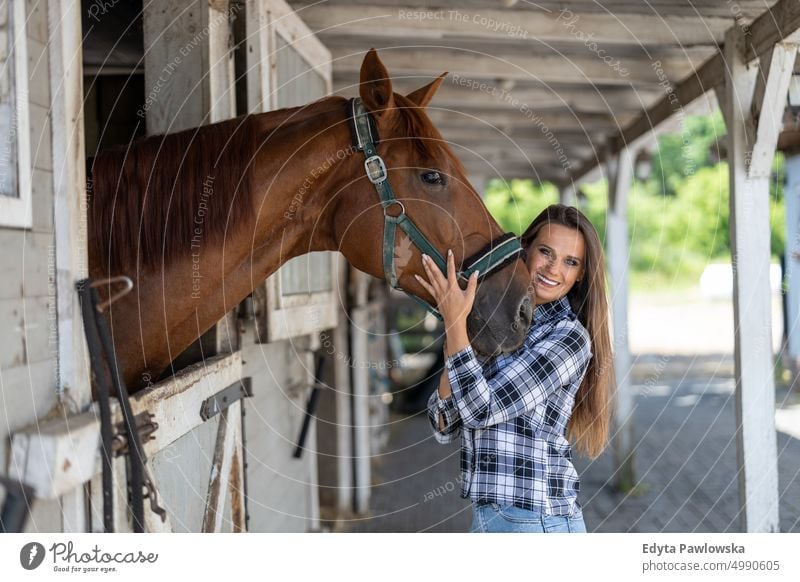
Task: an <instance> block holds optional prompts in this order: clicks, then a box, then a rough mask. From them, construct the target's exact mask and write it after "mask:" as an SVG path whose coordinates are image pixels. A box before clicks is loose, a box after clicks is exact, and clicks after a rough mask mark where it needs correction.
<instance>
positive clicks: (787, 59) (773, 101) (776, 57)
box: [748, 43, 797, 178]
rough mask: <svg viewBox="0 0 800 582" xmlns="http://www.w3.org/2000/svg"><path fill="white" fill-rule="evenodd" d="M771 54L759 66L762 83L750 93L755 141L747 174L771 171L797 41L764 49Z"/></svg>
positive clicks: (781, 126)
mask: <svg viewBox="0 0 800 582" xmlns="http://www.w3.org/2000/svg"><path fill="white" fill-rule="evenodd" d="M768 54H769V55H770V56H771V58H769V59H766V60H767V62H768V63H769V64H768V65H765V66H762V67H760V72H761V74H760V75H759V79H763V82H760V83H759V86H761V87H763V89H762V91H763V92H762V91H759V93H758V94H757V95H754V104H753V105H754V107H751V110H752V111H753V113H754V115H757V116H758V117H757V119H758V123H757V125H756V141H755V143H754V144H753V149H752V153H751V155H750V167H749V169H748V175H749V177H751V178H753V177H769V176H770V173H771V172H772V160H773V159H774V158H775V148H776V146H777V144H778V135H779V134H780V132H781V129H782V128H783V112H784V109H785V108H786V94H787V93H788V91H789V81H790V79H791V77H792V71H793V70H794V63H795V60H796V59H797V45H796V44H791V43H778V44H776V45H775V46H774V47H772V51H771V52H768Z"/></svg>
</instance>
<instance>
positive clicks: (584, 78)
mask: <svg viewBox="0 0 800 582" xmlns="http://www.w3.org/2000/svg"><path fill="white" fill-rule="evenodd" d="M331 56H332V59H333V62H334V63H335V68H336V70H337V72H338V71H348V72H351V73H353V72H356V71H359V70H360V69H361V61H362V60H363V58H364V50H363V47H359V46H353V47H348V48H336V47H334V48H332V49H331ZM380 56H381V60H382V61H383V62H384V64H385V65H386V67H387V69H388V70H389V71H391V74H392V75H406V74H414V75H423V74H424V75H432V76H434V75H440V74H441V73H442V71H443V70H447V71H450V72H451V73H454V74H458V75H462V76H465V77H466V76H469V77H470V78H472V79H497V78H503V79H512V80H520V81H537V82H542V83H579V84H585V85H588V86H594V85H603V84H608V85H620V86H626V87H627V86H629V85H630V84H631V83H638V84H646V85H647V84H649V85H651V86H657V85H658V83H659V78H658V76H657V72H656V71H655V70H654V69H653V67H652V66H651V65H652V60H651V59H649V58H642V57H636V58H633V57H632V58H626V59H619V60H620V63H621V66H622V67H624V68H625V70H626V71H627V75H622V74H620V72H618V71H617V70H615V69H614V68H613V67H609V66H608V65H607V64H606V63H605V62H604V61H603V60H601V59H598V58H597V56H595V55H594V54H592V53H588V54H585V55H581V56H574V57H571V58H570V59H569V60H565V59H564V57H562V56H560V55H553V54H543V55H538V56H515V57H513V58H502V57H493V56H484V55H475V54H465V53H464V52H457V51H452V50H447V49H445V48H440V47H419V48H415V49H414V50H409V49H406V48H399V49H383V50H382V51H381V53H380ZM444 64H446V67H445V68H444V69H443V66H444ZM661 66H662V68H663V70H664V71H666V74H667V76H668V77H669V78H671V79H681V78H683V77H685V76H686V75H687V74H688V73H689V72H690V71H691V70H692V68H693V65H692V63H691V62H687V59H686V58H685V57H683V58H678V57H669V58H664V59H662V61H661Z"/></svg>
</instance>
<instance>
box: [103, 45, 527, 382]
mask: <svg viewBox="0 0 800 582" xmlns="http://www.w3.org/2000/svg"><path fill="white" fill-rule="evenodd" d="M445 75H446V73H445V74H443V75H442V76H440V77H439V78H438V79H436V80H435V81H433V82H432V83H430V84H428V85H426V86H424V87H422V88H420V89H418V90H416V91H414V92H413V93H411V94H409V95H407V96H404V95H399V94H397V93H394V92H393V91H392V83H391V80H390V78H389V74H388V72H387V71H386V68H385V67H384V65H383V63H382V62H381V61H380V59H379V58H378V55H377V53H376V52H375V51H374V50H370V51H369V52H368V53H367V55H366V57H365V58H364V62H363V64H362V67H361V84H360V91H359V93H360V97H361V99H362V101H363V103H364V105H365V106H366V108H367V109H368V110H369V111H370V113H371V114H372V116H373V118H374V120H375V123H376V125H377V131H378V134H379V135H380V136H381V139H380V142H379V144H378V152H379V153H380V155H381V156H382V157H383V159H384V160H385V162H386V166H387V168H388V175H389V181H390V184H391V186H392V188H393V189H394V192H395V194H396V196H397V198H398V199H399V200H401V201H402V202H403V205H404V206H405V211H406V214H407V216H408V217H410V218H411V219H412V220H413V221H414V222H415V223H416V224H417V226H418V227H419V229H420V230H421V231H422V232H423V233H424V234H425V235H426V236H427V237H428V239H429V240H430V241H431V243H432V244H433V245H434V246H436V247H437V249H438V250H439V251H440V252H441V253H442V254H445V253H446V251H447V249H448V248H452V249H453V253H454V255H455V259H456V265H459V264H460V261H462V260H463V259H464V258H465V257H469V256H470V255H471V254H473V253H475V252H476V251H477V250H478V249H481V248H482V247H484V246H485V245H486V244H487V243H489V241H492V240H494V239H495V238H497V237H498V236H499V235H501V234H502V233H503V231H502V229H501V228H500V227H499V226H498V224H497V223H496V222H495V221H494V220H493V219H492V217H491V216H490V215H489V213H488V211H487V210H486V207H485V206H484V205H483V203H482V201H481V199H480V197H479V196H478V194H477V193H476V192H475V190H474V188H473V187H472V186H471V185H470V183H469V181H468V180H467V178H466V176H465V171H464V168H463V166H462V165H461V163H460V162H459V160H458V159H457V158H456V156H455V155H454V154H453V152H452V150H451V149H450V148H449V147H448V146H447V144H446V143H445V142H444V140H443V139H442V137H441V135H440V134H439V132H438V131H437V130H436V129H435V128H434V127H433V125H432V124H431V122H430V120H429V118H428V117H427V115H426V113H425V107H426V106H427V104H428V103H429V102H430V100H431V98H432V97H433V95H434V93H435V92H436V89H437V88H438V87H439V85H440V84H441V82H442V80H443V79H444V76H445ZM348 119H349V112H348V108H347V100H346V99H345V98H343V97H338V96H331V97H326V98H323V99H320V100H318V101H316V102H313V103H310V104H308V105H305V106H302V107H293V108H288V109H281V110H277V111H271V112H268V113H261V114H252V115H247V116H242V117H238V118H235V119H231V120H228V121H223V122H220V123H215V124H212V125H207V126H203V127H199V128H196V129H192V130H187V131H182V132H179V133H174V134H168V135H163V136H151V137H147V138H143V139H141V140H138V141H136V142H134V143H132V144H130V145H127V146H118V147H116V148H114V149H111V150H108V151H106V152H101V153H100V154H99V155H98V157H97V158H95V161H94V165H93V169H92V190H91V192H90V213H89V236H90V239H89V242H90V249H89V252H90V257H89V258H90V274H91V276H92V277H94V278H99V277H107V276H113V275H120V274H124V275H127V276H129V277H130V278H131V279H132V280H133V282H134V291H133V292H131V293H129V294H128V295H127V296H125V297H124V298H122V299H120V300H119V301H117V302H116V303H114V304H113V306H112V307H111V308H110V314H109V317H110V322H111V326H112V333H113V336H114V344H115V347H116V351H117V355H118V359H119V363H120V366H121V370H122V373H123V377H124V380H125V382H126V384H127V386H128V387H129V390H130V391H131V392H135V391H136V390H137V389H140V388H142V387H143V386H144V385H145V384H146V380H147V379H148V378H153V379H154V378H157V377H158V376H159V374H160V373H161V372H162V371H163V370H165V369H166V368H167V366H168V365H169V364H170V362H171V361H172V360H173V359H174V358H175V357H176V356H177V355H178V354H180V353H181V352H182V351H183V350H184V349H185V348H187V347H188V346H189V345H190V344H191V343H192V342H193V341H194V340H195V339H197V338H198V337H199V335H200V334H202V333H203V332H205V331H206V330H208V329H209V328H210V327H212V326H213V325H214V324H215V323H216V322H217V321H218V320H219V319H220V318H221V317H222V316H223V315H224V314H225V313H226V312H228V311H230V310H231V309H232V308H234V307H235V306H236V305H237V304H238V303H239V302H240V301H242V300H243V299H244V298H245V297H246V296H247V295H248V294H249V293H251V292H252V290H253V289H254V288H255V287H256V285H258V284H259V283H260V282H262V281H263V280H264V279H265V278H266V277H267V276H268V275H270V274H271V273H273V272H274V271H275V270H277V269H278V268H279V267H280V266H281V265H282V264H283V263H285V262H286V261H287V260H288V259H290V258H292V257H295V256H298V255H302V254H305V253H308V252H312V251H321V250H338V251H340V252H341V253H342V254H343V255H344V256H345V257H346V258H347V260H348V261H349V262H350V263H351V264H352V265H354V266H355V267H356V268H358V269H360V270H362V271H365V272H367V273H369V274H371V275H373V276H375V277H380V278H383V276H384V271H383V263H382V253H381V248H382V238H383V222H384V213H383V209H382V207H381V205H380V203H379V200H378V196H377V194H376V191H375V188H374V187H373V185H372V184H371V183H370V181H369V180H368V179H367V178H366V175H365V171H364V156H363V154H361V153H360V152H358V151H354V150H353V148H352V146H351V145H350V144H351V133H350V130H349V126H348ZM398 232H401V231H399V230H398ZM405 236H406V235H405V234H404V233H403V234H400V235H399V237H398V238H403V237H405ZM404 242H405V243H407V242H408V241H407V240H406V241H402V240H397V241H396V244H397V245H398V246H399V245H401V244H403V243H404ZM423 272H424V271H423V269H422V262H421V254H420V252H419V251H418V250H417V249H416V248H413V247H412V255H411V258H410V259H409V261H408V262H407V263H406V264H405V265H403V268H402V270H398V283H399V285H400V286H401V287H402V288H403V289H404V290H406V291H408V292H409V293H413V294H414V295H417V296H418V297H420V298H422V299H424V300H425V301H427V302H429V303H431V302H433V298H432V297H430V296H429V295H428V294H427V292H426V291H425V290H424V289H423V288H422V287H421V286H420V285H419V283H417V282H416V280H415V278H414V276H413V275H414V273H417V274H422V273H423ZM528 282H529V274H528V271H527V269H526V267H525V263H524V262H523V261H522V260H515V261H513V262H511V263H510V264H509V265H507V266H505V267H503V268H502V269H499V270H498V271H497V272H496V273H494V274H493V275H492V276H491V277H488V278H486V279H483V280H482V281H481V283H480V285H479V288H478V292H477V296H476V300H475V304H474V307H473V310H472V313H471V314H470V316H469V320H468V332H469V336H470V340H471V342H472V345H473V347H474V348H475V349H476V350H477V351H478V352H479V353H483V354H493V353H500V352H505V351H510V350H513V349H516V348H517V347H519V345H520V344H521V343H522V341H523V340H524V337H525V332H526V329H527V328H528V325H529V324H530V321H531V317H532V307H531V303H530V298H529V296H528ZM101 294H102V295H107V292H103V293H101Z"/></svg>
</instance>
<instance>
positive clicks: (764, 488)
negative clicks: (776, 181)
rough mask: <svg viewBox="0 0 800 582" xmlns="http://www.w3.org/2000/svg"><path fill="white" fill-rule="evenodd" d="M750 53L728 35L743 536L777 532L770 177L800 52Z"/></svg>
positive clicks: (788, 47)
mask: <svg viewBox="0 0 800 582" xmlns="http://www.w3.org/2000/svg"><path fill="white" fill-rule="evenodd" d="M744 46H745V37H744V34H743V32H742V30H741V29H740V27H738V26H735V27H733V28H732V29H731V30H729V31H728V32H727V33H726V35H725V46H724V57H725V58H724V60H725V65H726V66H725V85H724V89H722V90H720V91H719V92H720V93H721V94H722V98H721V99H720V103H721V104H722V105H723V113H724V115H725V123H726V125H727V129H728V164H729V168H730V225H731V226H730V228H731V252H732V256H733V311H734V335H735V350H734V358H735V365H736V427H737V431H736V441H737V449H738V450H737V461H738V466H739V471H738V472H737V475H738V478H739V504H740V515H741V516H742V517H741V519H742V525H741V529H742V530H743V531H745V532H775V531H778V527H779V525H778V524H779V519H778V464H777V440H776V435H775V380H774V377H773V354H772V331H771V330H772V325H771V317H772V313H771V306H770V282H769V264H770V226H769V175H770V166H771V163H772V158H773V156H774V153H775V147H776V145H777V137H778V132H779V129H780V124H781V118H782V115H783V108H784V104H785V102H786V93H787V90H788V85H789V78H790V76H791V73H792V68H793V66H794V61H795V57H796V54H797V46H796V45H793V44H780V43H779V44H776V45H774V48H773V49H772V50H771V51H768V52H769V53H771V58H768V59H767V60H769V63H768V64H767V63H766V62H765V60H764V59H763V58H762V63H761V67H756V66H752V65H751V66H748V60H749V59H748V58H746V57H745V55H744ZM759 76H760V77H761V78H760V79H759ZM759 81H761V83H759ZM753 112H755V114H756V115H755V117H754V116H753Z"/></svg>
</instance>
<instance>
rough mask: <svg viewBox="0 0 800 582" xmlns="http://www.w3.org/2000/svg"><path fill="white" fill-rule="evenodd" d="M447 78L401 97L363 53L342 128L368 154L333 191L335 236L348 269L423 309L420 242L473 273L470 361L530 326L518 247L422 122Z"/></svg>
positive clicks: (503, 347) (507, 344) (515, 342)
mask: <svg viewBox="0 0 800 582" xmlns="http://www.w3.org/2000/svg"><path fill="white" fill-rule="evenodd" d="M446 75H447V73H443V74H442V75H441V76H439V77H438V78H437V79H436V80H434V81H433V82H431V83H429V84H428V85H425V86H424V87H421V88H420V89H417V90H416V91H413V92H412V93H410V94H408V95H400V94H398V93H395V92H393V90H392V81H391V79H390V77H389V73H388V71H387V70H386V68H385V66H384V65H383V63H382V62H381V60H380V59H379V58H378V55H377V53H376V52H375V50H374V49H372V50H370V51H369V52H368V53H367V55H366V57H365V58H364V61H363V64H362V66H361V79H360V91H359V93H360V103H358V102H357V101H356V102H351V103H352V111H351V121H350V122H351V124H353V131H352V132H351V133H354V134H355V135H354V136H353V137H354V142H355V143H356V144H359V143H360V142H362V141H367V142H369V141H372V142H373V143H372V144H371V145H372V146H373V147H372V148H370V147H366V148H359V149H364V155H363V156H360V157H359V156H355V157H359V165H358V166H357V165H355V164H351V165H350V168H351V172H350V173H348V174H349V175H347V176H342V178H341V180H340V183H339V184H338V185H337V187H336V188H334V189H335V190H338V192H340V193H342V194H340V195H338V196H337V199H338V204H337V205H336V209H335V213H333V221H334V224H333V230H334V233H335V238H336V240H337V244H338V247H339V250H340V251H341V252H342V253H343V254H344V255H345V256H346V257H347V259H348V260H349V261H350V263H351V264H353V265H354V266H355V267H356V268H358V269H360V270H362V271H365V272H367V273H369V274H371V275H374V276H376V277H380V278H386V279H389V281H390V283H392V285H393V286H395V287H396V288H399V289H402V290H403V291H405V292H406V293H408V294H410V295H413V296H416V297H418V298H420V299H422V300H423V301H425V302H426V303H427V304H428V305H429V306H431V307H435V303H434V299H433V297H431V296H430V295H429V294H428V293H427V291H426V290H425V289H424V288H423V287H422V286H421V285H420V284H419V283H418V282H417V281H416V279H415V277H414V274H415V273H416V274H419V275H421V276H424V269H423V267H422V253H423V252H426V253H427V254H429V255H430V254H431V249H430V247H427V246H426V241H427V242H428V243H429V244H430V246H431V247H433V249H432V251H433V252H434V254H437V252H438V254H439V256H440V258H441V257H445V256H446V253H447V250H448V249H452V251H453V254H454V257H455V262H456V266H457V269H458V267H459V265H460V266H461V271H463V272H465V273H468V272H471V270H474V268H479V269H480V271H481V273H480V279H479V285H478V290H477V294H476V297H475V303H474V305H473V309H472V312H471V313H470V314H469V316H468V319H467V332H468V335H469V338H470V342H471V344H472V346H473V348H474V349H475V350H476V351H477V352H479V353H481V354H484V355H496V354H499V353H502V352H508V351H512V350H514V349H516V348H518V347H519V346H520V345H521V344H522V342H523V341H524V339H525V336H526V334H527V330H528V327H529V325H530V323H531V319H532V316H533V306H532V304H531V298H530V296H529V293H528V288H529V283H530V274H529V272H528V270H527V268H526V266H525V263H524V261H523V260H522V252H521V251H522V250H521V248H520V247H519V244H518V241H517V240H516V238H515V237H513V235H511V234H508V233H504V232H503V230H502V229H501V228H500V226H499V225H498V224H497V222H496V221H495V220H494V219H493V218H492V216H491V215H490V214H489V211H488V210H487V208H486V206H485V205H484V204H483V202H482V200H481V197H480V196H479V195H478V193H477V192H476V191H475V188H474V187H473V186H472V185H471V184H470V182H469V180H468V178H467V176H466V171H465V169H464V167H463V165H462V164H461V162H460V161H459V160H458V158H457V157H456V155H455V154H454V153H453V151H452V149H451V148H450V147H449V146H448V144H447V142H446V141H445V140H444V139H443V138H442V136H441V134H440V133H439V132H438V131H437V129H436V128H435V127H434V125H433V124H432V123H431V121H430V118H429V117H428V115H427V114H426V107H427V105H428V103H429V102H430V101H431V99H432V98H433V96H434V94H435V93H436V90H437V89H438V87H439V86H440V85H441V83H442V81H443V80H444V78H445V76H446ZM356 106H358V107H361V112H362V115H361V134H359V125H358V123H355V122H354V120H355V118H357V117H358V110H357V108H356ZM363 113H368V114H369V115H363ZM369 118H371V120H370V119H369ZM376 134H377V135H376ZM362 145H363V144H362ZM377 158H379V159H377ZM365 161H366V163H365ZM352 172H355V174H356V175H355V176H353V175H352ZM381 180H385V181H386V183H388V187H389V191H388V192H389V194H387V191H386V190H381V188H382V187H385V185H384V184H380V182H381ZM397 226H400V228H397ZM387 229H390V230H389V232H388V234H387ZM514 245H516V247H515V246H514ZM440 264H441V261H440ZM469 267H473V268H472V269H470V268H469ZM464 283H465V281H464ZM462 287H463V285H462Z"/></svg>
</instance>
